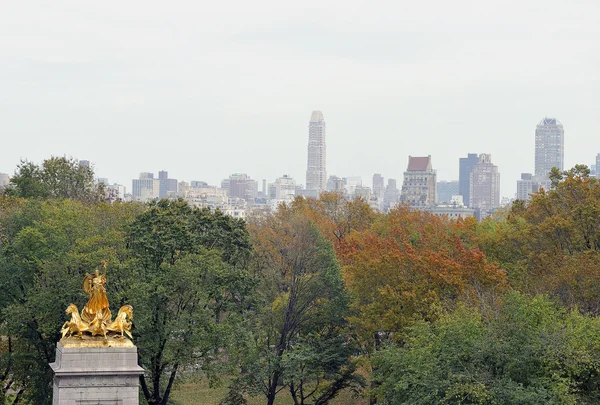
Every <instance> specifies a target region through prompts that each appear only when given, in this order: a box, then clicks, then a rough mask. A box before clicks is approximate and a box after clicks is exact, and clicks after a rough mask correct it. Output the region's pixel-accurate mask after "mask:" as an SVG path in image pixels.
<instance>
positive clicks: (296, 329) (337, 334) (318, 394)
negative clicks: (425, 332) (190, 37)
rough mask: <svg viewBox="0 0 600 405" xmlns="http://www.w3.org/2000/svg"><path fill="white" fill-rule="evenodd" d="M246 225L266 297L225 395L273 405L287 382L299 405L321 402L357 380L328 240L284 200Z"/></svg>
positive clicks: (345, 300)
mask: <svg viewBox="0 0 600 405" xmlns="http://www.w3.org/2000/svg"><path fill="white" fill-rule="evenodd" d="M250 229H251V234H252V240H253V246H254V256H253V260H252V263H253V267H252V268H253V270H254V272H255V274H256V275H257V277H258V278H259V279H260V291H261V293H262V296H263V299H264V302H265V304H264V305H263V306H262V308H260V309H259V320H258V324H257V325H256V327H255V329H254V344H253V346H251V347H250V348H249V353H248V355H247V357H246V361H245V362H244V363H243V364H242V370H243V373H242V375H241V376H240V377H239V378H238V379H237V380H236V381H235V382H234V384H233V385H232V387H231V390H232V391H233V392H232V393H231V395H230V397H229V398H228V400H229V401H232V402H233V399H234V398H235V395H234V393H235V391H242V392H246V393H249V394H251V395H256V394H263V395H264V396H265V398H266V400H267V404H269V405H272V404H273V403H274V402H275V398H276V396H277V394H278V393H279V392H280V391H281V390H282V389H286V388H287V390H288V391H289V392H290V394H291V396H292V398H293V400H294V403H295V404H297V405H300V404H301V405H308V404H327V403H328V401H329V400H331V399H332V398H334V397H335V396H336V394H337V393H338V392H339V391H340V390H341V389H344V388H347V387H357V388H360V387H361V386H362V380H361V378H359V377H358V376H357V375H356V373H355V370H356V365H355V364H354V362H353V359H352V354H355V353H356V348H355V347H354V346H353V343H352V341H350V340H348V339H347V338H346V329H345V328H346V317H347V316H348V315H349V304H350V302H349V296H348V294H347V293H346V290H345V287H344V283H343V280H342V278H341V274H340V268H339V265H338V263H337V260H336V258H335V254H334V252H333V248H332V246H331V243H330V242H329V241H327V240H326V239H325V238H324V237H323V236H322V235H321V233H320V232H319V230H318V229H317V228H316V227H315V226H314V225H313V224H312V223H311V222H310V221H309V220H308V219H307V218H306V217H305V216H304V215H303V212H302V211H301V210H298V209H294V208H289V207H285V206H282V207H280V208H279V210H278V212H277V213H276V214H275V215H273V216H269V217H266V218H260V219H256V220H255V222H254V223H253V224H252V226H251V228H250ZM237 401H238V402H240V401H241V402H242V403H243V398H242V397H240V396H239V395H238V396H237Z"/></svg>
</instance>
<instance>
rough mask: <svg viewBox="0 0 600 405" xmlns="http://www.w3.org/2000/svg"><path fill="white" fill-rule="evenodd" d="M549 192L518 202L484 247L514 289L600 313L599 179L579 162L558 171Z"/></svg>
mask: <svg viewBox="0 0 600 405" xmlns="http://www.w3.org/2000/svg"><path fill="white" fill-rule="evenodd" d="M551 179H552V182H553V186H552V189H551V190H549V191H546V190H541V191H540V192H538V193H536V194H533V195H532V198H531V200H530V201H528V202H527V203H524V202H523V203H517V204H513V207H512V208H511V211H510V213H509V216H508V219H507V220H506V221H504V222H502V223H499V224H497V226H496V227H495V231H494V232H493V233H488V234H487V235H486V236H484V237H483V238H482V240H481V242H482V243H480V246H481V247H482V249H483V250H484V251H485V252H486V253H487V254H488V256H489V257H490V258H492V259H493V260H496V261H497V262H498V263H499V264H500V265H501V266H502V267H503V268H504V269H506V271H507V274H508V277H509V279H510V280H511V284H512V285H513V287H514V288H516V289H519V290H521V291H526V292H529V293H532V294H537V293H548V294H552V295H553V296H555V297H557V298H559V299H560V300H561V301H562V302H563V303H564V304H565V305H566V306H568V307H570V308H578V309H579V310H581V311H583V312H589V313H592V314H594V315H596V316H597V315H598V314H600V302H599V301H598V299H597V297H598V294H600V288H599V285H600V284H599V282H600V183H598V182H597V180H596V179H595V178H590V177H589V169H588V168H587V167H586V166H584V165H577V166H575V167H574V168H572V169H570V170H566V171H563V172H560V171H558V170H553V171H552V173H551Z"/></svg>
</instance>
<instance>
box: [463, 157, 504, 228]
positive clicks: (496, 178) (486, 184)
mask: <svg viewBox="0 0 600 405" xmlns="http://www.w3.org/2000/svg"><path fill="white" fill-rule="evenodd" d="M470 195H471V208H475V210H476V216H477V219H479V220H481V219H483V218H485V217H486V216H488V215H489V214H490V213H491V212H492V210H494V209H495V208H498V207H499V206H500V173H498V166H496V165H494V164H493V163H492V155H490V154H487V153H482V154H481V155H479V163H477V164H476V165H475V167H473V170H472V171H471V190H470Z"/></svg>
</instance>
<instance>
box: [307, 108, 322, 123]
mask: <svg viewBox="0 0 600 405" xmlns="http://www.w3.org/2000/svg"><path fill="white" fill-rule="evenodd" d="M310 120H311V122H322V121H325V118H324V117H323V113H322V112H321V111H319V110H314V111H313V112H312V114H311V115H310Z"/></svg>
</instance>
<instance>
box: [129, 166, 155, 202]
mask: <svg viewBox="0 0 600 405" xmlns="http://www.w3.org/2000/svg"><path fill="white" fill-rule="evenodd" d="M131 183H132V184H131V195H132V198H133V200H134V201H141V202H147V201H151V200H156V199H157V198H159V197H158V195H159V190H160V183H159V180H158V179H155V178H154V173H150V172H142V173H140V177H139V178H138V179H133V180H132V182H131Z"/></svg>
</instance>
